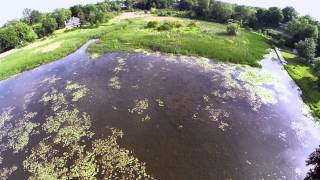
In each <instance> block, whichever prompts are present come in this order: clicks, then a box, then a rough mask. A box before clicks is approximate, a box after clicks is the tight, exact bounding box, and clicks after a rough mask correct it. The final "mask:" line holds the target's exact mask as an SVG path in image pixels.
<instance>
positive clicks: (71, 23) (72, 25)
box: [64, 17, 81, 29]
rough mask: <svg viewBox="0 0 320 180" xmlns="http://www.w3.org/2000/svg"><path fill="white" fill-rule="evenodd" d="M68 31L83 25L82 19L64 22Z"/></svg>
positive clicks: (71, 19)
mask: <svg viewBox="0 0 320 180" xmlns="http://www.w3.org/2000/svg"><path fill="white" fill-rule="evenodd" d="M64 24H65V26H66V29H72V28H75V27H79V26H80V25H81V23H80V19H79V18H77V17H71V18H70V19H69V20H68V21H65V22H64Z"/></svg>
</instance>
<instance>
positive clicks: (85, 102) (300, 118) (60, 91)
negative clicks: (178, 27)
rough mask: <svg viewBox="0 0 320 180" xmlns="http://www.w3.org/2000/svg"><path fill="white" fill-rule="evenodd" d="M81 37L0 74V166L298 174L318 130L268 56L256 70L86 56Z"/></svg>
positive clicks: (172, 175) (72, 172) (49, 172)
mask: <svg viewBox="0 0 320 180" xmlns="http://www.w3.org/2000/svg"><path fill="white" fill-rule="evenodd" d="M87 45H88V44H87ZM87 45H85V46H84V47H83V48H82V49H81V50H80V51H78V52H76V53H74V54H71V55H69V56H67V57H66V58H63V59H61V60H59V61H56V62H53V63H50V64H48V65H44V66H41V67H40V68H38V69H36V70H33V71H30V72H26V73H23V74H20V75H17V76H16V77H13V78H11V79H8V80H5V81H2V82H0V95H1V97H0V108H1V109H2V110H1V114H0V115H1V116H0V128H1V141H2V142H1V148H0V152H1V169H2V170H1V176H8V177H11V178H13V179H21V178H24V177H27V176H30V177H35V178H39V177H47V178H48V177H58V178H63V177H68V176H69V177H70V176H71V177H92V176H95V177H97V178H102V177H107V178H109V179H114V178H116V177H118V178H129V179H136V178H144V179H153V178H155V179H301V178H302V177H303V176H304V175H305V173H306V171H307V168H306V167H305V160H306V159H307V157H308V155H309V154H310V153H311V152H312V151H313V150H314V148H315V147H317V145H318V144H319V143H320V141H319V137H320V136H319V132H320V131H319V128H318V127H317V126H316V125H315V123H314V122H313V119H312V117H310V115H309V113H308V111H307V109H306V107H305V105H304V104H303V103H302V101H301V98H300V96H299V91H298V90H297V87H296V86H295V84H294V83H293V82H292V80H291V79H290V78H289V76H288V75H287V74H286V72H285V71H284V70H283V69H282V67H281V65H280V64H278V62H277V61H274V60H273V59H272V57H266V59H264V60H263V61H261V64H262V69H256V68H251V67H247V66H240V65H230V64H221V63H216V62H214V61H212V60H209V59H205V58H197V57H184V56H178V57H176V56H172V55H164V54H159V53H151V54H148V53H144V52H133V53H109V54H106V55H104V56H102V57H99V58H97V59H94V60H92V59H90V58H89V57H88V56H87V55H86V54H85V53H84V49H85V48H86V46H87Z"/></svg>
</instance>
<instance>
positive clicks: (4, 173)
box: [0, 166, 18, 179]
mask: <svg viewBox="0 0 320 180" xmlns="http://www.w3.org/2000/svg"><path fill="white" fill-rule="evenodd" d="M17 169H18V167H17V166H12V167H10V168H7V167H6V168H2V169H0V179H8V177H9V176H10V175H11V174H12V173H13V172H15V171H16V170H17Z"/></svg>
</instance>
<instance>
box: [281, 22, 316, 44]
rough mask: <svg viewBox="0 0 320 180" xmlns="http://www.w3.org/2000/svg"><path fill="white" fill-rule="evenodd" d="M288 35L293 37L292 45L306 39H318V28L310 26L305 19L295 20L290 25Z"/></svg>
mask: <svg viewBox="0 0 320 180" xmlns="http://www.w3.org/2000/svg"><path fill="white" fill-rule="evenodd" d="M287 31H288V33H289V34H290V35H291V36H292V43H295V42H298V41H300V40H304V39H306V38H313V39H317V38H318V33H319V32H318V26H316V25H313V24H310V21H309V20H308V19H305V18H300V19H293V20H292V21H290V22H289V23H288V28H287Z"/></svg>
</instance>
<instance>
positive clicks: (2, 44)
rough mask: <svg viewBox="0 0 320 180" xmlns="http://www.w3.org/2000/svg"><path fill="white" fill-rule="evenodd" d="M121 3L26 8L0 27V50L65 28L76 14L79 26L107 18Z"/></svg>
mask: <svg viewBox="0 0 320 180" xmlns="http://www.w3.org/2000/svg"><path fill="white" fill-rule="evenodd" d="M121 5H122V2H121V1H104V2H99V3H96V4H88V5H75V6H72V7H70V8H61V9H56V10H54V11H53V12H50V13H42V12H40V11H38V10H32V9H25V10H24V11H23V17H22V18H21V19H19V20H12V21H9V22H7V23H6V24H4V25H3V26H2V27H1V28H0V53H1V52H4V51H8V50H10V49H13V48H15V47H21V46H24V45H25V44H27V43H30V42H32V41H34V40H36V39H37V38H43V37H45V36H49V35H51V34H52V33H53V32H54V31H55V30H57V29H62V28H65V21H68V20H69V19H70V18H71V17H78V18H79V19H80V22H81V25H82V26H98V25H99V24H101V23H104V22H106V21H108V20H109V19H110V17H109V15H108V12H111V11H119V10H121Z"/></svg>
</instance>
